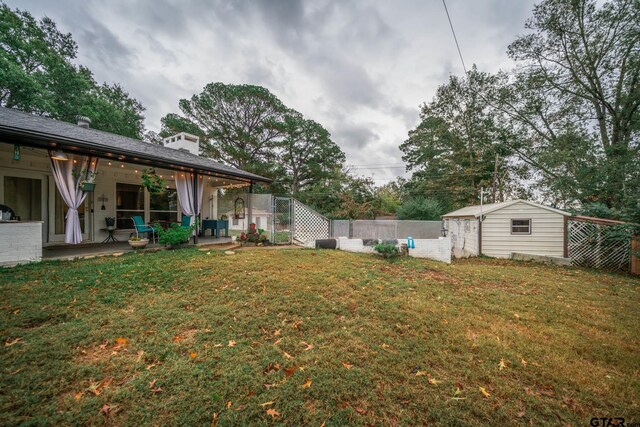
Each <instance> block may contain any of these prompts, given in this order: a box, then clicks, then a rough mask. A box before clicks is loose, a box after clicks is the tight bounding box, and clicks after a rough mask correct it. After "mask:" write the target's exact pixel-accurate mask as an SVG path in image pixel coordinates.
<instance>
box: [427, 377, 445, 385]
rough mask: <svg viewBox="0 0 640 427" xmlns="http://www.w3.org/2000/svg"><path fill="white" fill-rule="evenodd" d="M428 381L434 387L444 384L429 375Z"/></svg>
mask: <svg viewBox="0 0 640 427" xmlns="http://www.w3.org/2000/svg"><path fill="white" fill-rule="evenodd" d="M427 380H428V381H429V384H433V385H438V384H440V383H441V382H442V381H439V380H437V379H435V378H431V375H427Z"/></svg>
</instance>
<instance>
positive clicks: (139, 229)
mask: <svg viewBox="0 0 640 427" xmlns="http://www.w3.org/2000/svg"><path fill="white" fill-rule="evenodd" d="M132 219H133V227H134V228H135V229H136V236H138V237H140V233H147V238H148V237H149V233H151V238H152V240H153V243H155V242H156V230H154V229H153V227H151V226H150V225H148V224H145V223H144V220H143V219H142V217H141V216H140V215H135V216H133V217H132Z"/></svg>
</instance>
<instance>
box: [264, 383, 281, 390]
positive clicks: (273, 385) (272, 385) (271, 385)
mask: <svg viewBox="0 0 640 427" xmlns="http://www.w3.org/2000/svg"><path fill="white" fill-rule="evenodd" d="M271 387H278V384H277V383H273V384H265V385H264V388H266V389H267V390H269V389H270V388H271Z"/></svg>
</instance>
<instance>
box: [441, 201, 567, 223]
mask: <svg viewBox="0 0 640 427" xmlns="http://www.w3.org/2000/svg"><path fill="white" fill-rule="evenodd" d="M516 203H525V204H527V205H530V206H535V207H537V208H541V209H546V210H548V211H551V212H555V213H557V214H560V215H565V216H571V214H570V213H569V212H565V211H561V210H559V209H555V208H551V207H549V206H545V205H541V204H539V203H534V202H530V201H528V200H521V199H516V200H510V201H508V202H501V203H487V204H484V205H482V206H480V205H475V206H467V207H464V208H462V209H458V210H456V211H453V212H449V213H447V214H444V215H442V217H443V218H458V217H473V218H478V217H479V216H480V212H481V211H482V215H486V214H488V213H491V212H495V211H497V210H500V209H503V208H506V207H507V206H511V205H515V204H516Z"/></svg>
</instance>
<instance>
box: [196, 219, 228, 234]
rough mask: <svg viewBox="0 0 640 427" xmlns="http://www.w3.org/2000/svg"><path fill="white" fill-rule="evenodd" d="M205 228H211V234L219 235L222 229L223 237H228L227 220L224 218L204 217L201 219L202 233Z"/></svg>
mask: <svg viewBox="0 0 640 427" xmlns="http://www.w3.org/2000/svg"><path fill="white" fill-rule="evenodd" d="M206 230H211V235H212V236H215V237H220V231H222V230H224V235H225V237H229V221H228V220H224V219H205V220H203V221H202V235H203V236H204V233H205V231H206Z"/></svg>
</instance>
